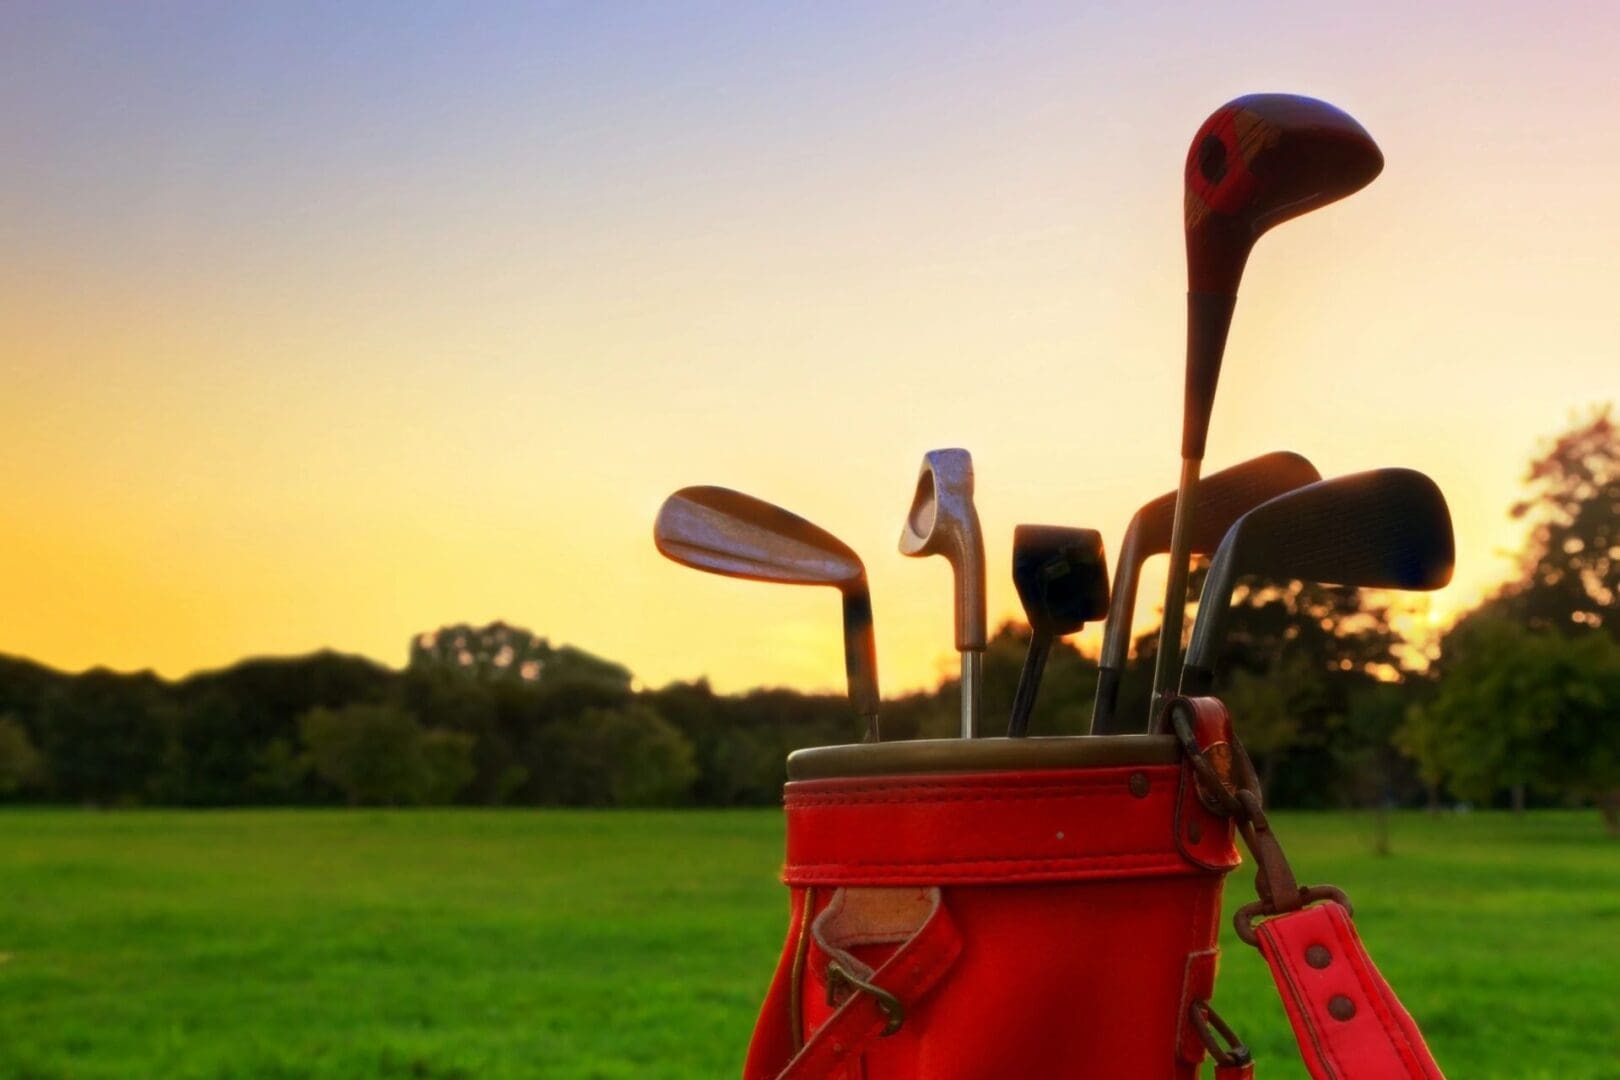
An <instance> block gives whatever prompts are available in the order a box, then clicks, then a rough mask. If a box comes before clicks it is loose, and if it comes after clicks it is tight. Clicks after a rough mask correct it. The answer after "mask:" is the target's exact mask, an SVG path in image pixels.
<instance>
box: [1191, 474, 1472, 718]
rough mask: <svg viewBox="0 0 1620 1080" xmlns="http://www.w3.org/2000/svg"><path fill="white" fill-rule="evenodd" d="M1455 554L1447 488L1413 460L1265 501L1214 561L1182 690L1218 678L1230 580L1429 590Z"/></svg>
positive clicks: (1202, 689) (1445, 574) (1200, 690)
mask: <svg viewBox="0 0 1620 1080" xmlns="http://www.w3.org/2000/svg"><path fill="white" fill-rule="evenodd" d="M1455 561H1456V544H1455V540H1454V539H1453V536H1452V531H1451V512H1450V511H1449V510H1448V509H1447V507H1446V500H1445V496H1443V495H1442V494H1440V489H1439V488H1438V487H1436V486H1435V483H1434V481H1433V480H1430V479H1429V478H1428V477H1427V476H1424V475H1423V474H1422V473H1420V472H1414V471H1413V470H1411V469H1374V470H1372V471H1371V472H1364V473H1355V474H1353V475H1350V476H1340V477H1335V478H1334V479H1332V480H1322V481H1319V482H1318V483H1315V484H1310V485H1308V486H1306V487H1302V488H1299V489H1298V490H1296V491H1290V492H1288V493H1287V494H1284V495H1279V496H1277V497H1276V498H1275V499H1271V500H1270V501H1268V502H1265V503H1262V504H1261V505H1260V506H1257V507H1255V508H1254V509H1253V510H1251V511H1249V512H1248V513H1247V514H1244V515H1243V516H1242V517H1241V518H1239V519H1238V521H1237V524H1235V525H1233V526H1232V528H1231V530H1230V531H1229V532H1228V533H1227V534H1226V539H1224V540H1222V541H1221V546H1220V547H1219V548H1218V549H1217V550H1216V552H1215V557H1214V559H1213V560H1211V562H1210V565H1209V576H1208V577H1207V578H1205V580H1204V593H1203V596H1202V597H1201V598H1200V599H1199V603H1198V623H1197V625H1196V626H1195V627H1194V628H1193V636H1192V642H1191V644H1190V645H1189V646H1188V648H1187V662H1186V666H1185V667H1184V668H1183V669H1182V681H1181V690H1182V693H1184V694H1205V693H1208V692H1209V691H1210V689H1211V688H1212V686H1213V683H1214V678H1215V673H1214V664H1215V659H1216V657H1217V655H1218V654H1219V650H1220V645H1221V642H1222V639H1223V637H1222V629H1223V626H1224V624H1225V619H1226V613H1227V608H1228V605H1229V604H1230V603H1231V598H1232V590H1233V589H1234V588H1235V587H1236V586H1237V582H1238V579H1239V578H1241V577H1243V576H1244V575H1245V574H1264V575H1265V576H1266V577H1268V578H1274V579H1280V580H1290V579H1292V580H1298V581H1311V582H1317V583H1319V584H1323V585H1352V586H1365V587H1368V588H1376V589H1416V590H1430V589H1438V588H1441V587H1443V586H1445V585H1446V584H1447V583H1448V582H1449V581H1450V580H1451V571H1452V567H1453V565H1454V563H1455Z"/></svg>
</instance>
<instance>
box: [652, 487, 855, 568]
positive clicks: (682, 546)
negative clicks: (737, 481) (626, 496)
mask: <svg viewBox="0 0 1620 1080" xmlns="http://www.w3.org/2000/svg"><path fill="white" fill-rule="evenodd" d="M653 542H654V543H655V544H657V545H658V550H659V551H660V552H662V553H663V554H664V555H665V556H667V557H669V558H670V559H673V560H674V561H676V562H678V563H681V564H682V565H684V566H690V567H692V568H694V569H697V570H704V571H707V572H708V573H711V574H723V575H725V576H727V577H737V578H747V579H749V580H751V581H771V582H777V583H779V584H784V585H832V586H835V587H837V588H840V589H853V588H860V587H864V584H863V583H864V581H865V577H866V569H865V567H864V566H863V565H862V563H861V560H860V556H858V555H856V554H855V552H854V551H852V550H850V548H849V546H848V545H846V544H845V543H844V542H843V541H841V540H839V539H838V538H837V537H835V536H833V535H832V534H831V533H829V532H827V531H826V530H825V529H822V528H820V527H819V526H816V525H813V524H811V523H810V522H808V521H806V520H805V519H804V518H802V517H800V516H799V515H797V514H794V513H790V512H788V511H786V510H783V509H782V508H781V507H779V506H774V505H772V504H771V503H768V502H765V501H764V500H762V499H756V498H754V497H753V496H751V495H744V494H743V493H742V492H739V491H732V490H731V489H729V488H723V487H712V486H699V487H688V488H682V489H681V490H679V491H677V492H676V493H675V494H673V495H671V496H670V497H669V498H667V499H665V500H664V505H663V506H662V507H660V508H659V511H658V519H657V521H656V522H655V523H654V525H653Z"/></svg>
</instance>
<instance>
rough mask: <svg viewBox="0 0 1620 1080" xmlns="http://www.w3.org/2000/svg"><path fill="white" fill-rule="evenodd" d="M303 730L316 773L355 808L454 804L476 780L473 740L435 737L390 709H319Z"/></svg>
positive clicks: (301, 722)
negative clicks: (433, 801) (462, 790)
mask: <svg viewBox="0 0 1620 1080" xmlns="http://www.w3.org/2000/svg"><path fill="white" fill-rule="evenodd" d="M299 729H300V732H301V733H302V736H303V740H304V746H305V748H306V753H307V755H308V759H309V763H310V766H311V768H313V770H314V772H315V773H316V775H318V776H320V777H321V778H322V779H323V780H326V781H327V782H328V783H330V784H331V785H332V786H333V787H335V788H337V789H338V790H339V791H340V792H342V793H343V795H344V797H345V798H346V799H347V800H348V801H349V803H350V804H351V805H379V804H381V805H412V804H417V803H422V802H427V801H429V800H430V799H434V798H439V799H445V800H448V799H449V798H451V797H452V796H454V794H455V793H456V791H457V790H459V788H460V787H461V786H462V785H463V784H465V783H466V781H467V779H468V778H469V777H470V775H471V770H472V765H471V749H472V740H471V739H470V738H468V737H467V736H465V735H457V734H455V733H453V732H442V733H436V734H433V735H430V734H429V733H427V732H425V731H424V730H423V728H422V726H421V725H420V724H418V723H417V722H416V720H415V718H414V717H412V716H411V715H410V714H409V713H407V712H404V711H403V710H401V709H397V708H395V707H393V706H390V705H350V706H347V707H346V708H342V709H314V710H311V711H310V712H308V713H306V714H305V715H304V716H303V717H302V718H301V719H300V720H299Z"/></svg>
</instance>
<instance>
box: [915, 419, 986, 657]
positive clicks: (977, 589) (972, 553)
mask: <svg viewBox="0 0 1620 1080" xmlns="http://www.w3.org/2000/svg"><path fill="white" fill-rule="evenodd" d="M900 554H902V555H909V556H912V557H913V558H921V557H923V556H925V555H943V556H944V557H945V558H946V559H947V560H948V561H949V562H950V564H951V567H952V569H953V570H954V571H955V573H956V649H957V651H958V652H965V651H982V650H983V649H984V646H985V639H986V637H987V632H986V627H985V618H986V617H985V603H984V592H985V584H984V535H983V533H981V532H980V530H979V512H978V511H977V510H976V509H974V506H973V457H972V456H971V455H970V454H969V453H968V452H967V451H966V450H957V449H950V450H930V451H928V453H926V454H924V455H923V463H922V468H921V469H920V470H919V471H918V473H917V491H916V494H914V495H913V496H912V498H911V509H910V511H908V512H907V514H906V522H905V525H904V526H902V528H901V530H900Z"/></svg>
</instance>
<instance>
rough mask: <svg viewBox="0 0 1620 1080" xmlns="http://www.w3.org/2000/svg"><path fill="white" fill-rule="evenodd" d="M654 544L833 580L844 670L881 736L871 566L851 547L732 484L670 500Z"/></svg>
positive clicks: (748, 573)
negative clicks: (839, 601)
mask: <svg viewBox="0 0 1620 1080" xmlns="http://www.w3.org/2000/svg"><path fill="white" fill-rule="evenodd" d="M653 543H654V544H656V545H657V546H658V550H659V551H660V552H662V553H663V554H664V555H665V556H666V557H667V558H670V559H673V560H674V561H675V562H678V563H680V564H681V565H683V566H690V567H692V568H693V569H695V570H703V571H705V572H707V573H710V574H722V575H724V576H726V577H736V578H746V579H748V580H750V581H770V582H776V583H778V584H783V585H831V586H833V587H834V588H836V589H838V590H839V592H840V593H842V594H843V601H844V668H845V672H846V673H847V675H848V677H849V696H850V701H851V702H852V703H853V704H854V706H855V711H856V712H857V713H859V714H860V715H861V716H863V717H865V718H866V719H867V722H868V738H870V739H872V740H874V741H875V740H876V738H877V714H878V703H879V695H878V682H877V647H876V643H875V639H874V636H873V631H872V596H871V590H870V588H869V587H868V585H867V582H866V567H865V566H864V565H863V564H862V563H861V559H860V556H858V555H856V554H855V552H854V551H853V550H851V549H850V547H849V545H847V544H845V543H844V542H843V541H842V540H839V539H838V538H837V537H836V536H834V535H832V534H831V533H829V532H827V531H826V530H825V529H823V528H820V527H819V526H816V525H813V524H811V523H810V522H808V521H806V520H805V519H804V518H802V517H800V516H799V515H797V514H793V513H789V512H788V511H786V510H784V509H782V508H781V507H780V506H775V505H773V504H771V503H768V502H765V501H764V500H763V499H756V498H754V497H753V496H752V495H744V494H743V493H742V492H740V491H732V490H731V489H730V488H723V487H713V486H709V485H703V486H698V487H686V488H682V489H681V490H679V491H677V492H676V493H675V494H673V495H671V496H670V497H669V498H667V499H665V500H664V505H663V506H661V507H659V509H658V518H657V520H656V521H655V522H654V524H653Z"/></svg>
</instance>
